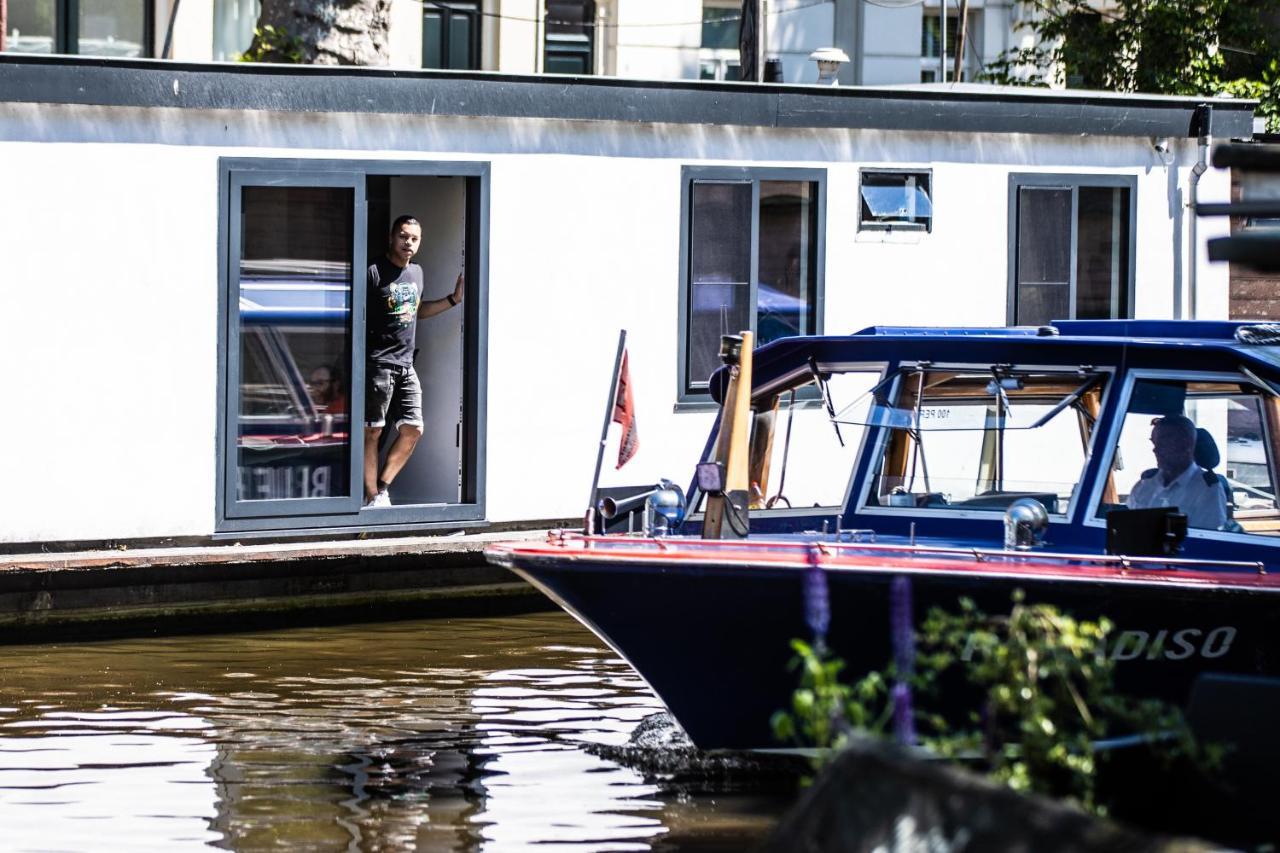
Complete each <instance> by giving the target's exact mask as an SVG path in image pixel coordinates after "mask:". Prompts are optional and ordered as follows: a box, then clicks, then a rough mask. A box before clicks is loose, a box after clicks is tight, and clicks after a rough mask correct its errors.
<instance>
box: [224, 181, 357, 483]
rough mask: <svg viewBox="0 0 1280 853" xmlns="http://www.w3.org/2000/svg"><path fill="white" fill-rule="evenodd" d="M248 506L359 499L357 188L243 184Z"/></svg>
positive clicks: (242, 454)
mask: <svg viewBox="0 0 1280 853" xmlns="http://www.w3.org/2000/svg"><path fill="white" fill-rule="evenodd" d="M242 204H243V212H244V215H243V220H242V221H243V230H242V233H241V245H242V251H241V258H240V268H239V280H240V300H239V306H240V377H239V383H240V407H239V412H240V414H239V423H238V433H237V435H238V444H237V446H238V454H239V455H238V482H237V492H236V493H237V497H238V499H239V500H276V499H285V498H323V497H340V496H345V495H347V494H349V493H350V485H349V480H350V476H349V475H350V459H351V456H350V449H351V447H350V442H351V437H350V427H349V417H348V412H349V411H350V387H349V383H348V377H347V375H346V367H347V365H349V364H350V363H351V355H350V354H351V280H352V279H351V264H352V228H353V222H352V218H351V217H352V210H353V207H354V205H353V198H352V191H351V190H350V189H346V188H319V187H316V188H312V187H245V188H244V190H243V199H242Z"/></svg>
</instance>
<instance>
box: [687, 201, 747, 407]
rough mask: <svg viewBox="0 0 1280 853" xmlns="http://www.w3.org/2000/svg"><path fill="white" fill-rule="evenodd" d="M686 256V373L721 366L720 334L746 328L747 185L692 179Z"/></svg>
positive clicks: (699, 376) (699, 378) (698, 375)
mask: <svg viewBox="0 0 1280 853" xmlns="http://www.w3.org/2000/svg"><path fill="white" fill-rule="evenodd" d="M690 231H691V234H690V249H689V261H690V267H691V269H692V281H691V282H690V288H689V315H690V317H689V375H690V377H691V378H692V379H693V381H695V382H704V383H705V382H706V381H707V377H709V376H710V375H711V373H712V371H714V370H715V369H716V368H717V367H719V366H720V359H719V358H718V353H719V351H720V336H721V335H725V334H733V333H736V332H740V331H742V330H743V329H747V328H750V324H751V316H750V306H749V305H748V302H749V300H750V296H751V184H750V183H713V182H709V181H697V182H695V183H694V185H693V222H692V227H691V229H690Z"/></svg>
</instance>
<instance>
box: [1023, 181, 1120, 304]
mask: <svg viewBox="0 0 1280 853" xmlns="http://www.w3.org/2000/svg"><path fill="white" fill-rule="evenodd" d="M1136 193H1137V184H1136V181H1135V179H1134V178H1131V177H1128V176H1090V175H1012V176H1010V193H1009V213H1010V215H1009V228H1010V235H1009V255H1010V257H1009V291H1010V294H1009V296H1010V299H1009V322H1011V323H1013V324H1015V325H1019V326H1039V325H1044V324H1046V323H1050V322H1052V321H1054V320H1068V319H1082V320H1083V319H1119V318H1125V317H1132V316H1133V278H1134V268H1133V262H1134V249H1135V246H1134V225H1135V222H1134V215H1135V208H1136V204H1135V195H1136Z"/></svg>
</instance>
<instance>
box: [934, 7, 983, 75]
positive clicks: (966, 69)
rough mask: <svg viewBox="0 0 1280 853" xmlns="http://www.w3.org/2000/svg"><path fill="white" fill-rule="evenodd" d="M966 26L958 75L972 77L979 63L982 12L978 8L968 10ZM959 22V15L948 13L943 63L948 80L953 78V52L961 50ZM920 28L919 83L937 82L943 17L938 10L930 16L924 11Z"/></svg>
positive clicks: (979, 66)
mask: <svg viewBox="0 0 1280 853" xmlns="http://www.w3.org/2000/svg"><path fill="white" fill-rule="evenodd" d="M967 20H968V27H967V29H966V34H965V41H964V46H963V51H964V53H963V57H962V59H961V62H960V78H959V79H961V80H969V79H972V77H973V75H974V74H975V73H977V72H978V71H979V70H981V65H982V60H981V56H982V50H981V41H980V40H981V37H982V12H981V11H980V10H971V11H970V12H969V13H968V16H967ZM960 21H961V18H960V16H959V15H947V52H946V57H947V58H946V66H947V79H948V80H952V79H955V64H954V63H955V57H956V51H957V50H959V49H960V47H959V42H960ZM921 23H922V27H921V29H920V82H921V83H936V82H938V64H939V62H941V60H942V57H941V51H942V18H941V17H939V15H938V14H937V12H934V13H933V14H931V15H929V14H926V15H925V17H924V19H923V20H922V22H921Z"/></svg>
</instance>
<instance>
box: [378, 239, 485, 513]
mask: <svg viewBox="0 0 1280 853" xmlns="http://www.w3.org/2000/svg"><path fill="white" fill-rule="evenodd" d="M421 243H422V225H421V223H419V222H418V220H417V219H415V218H413V217H412V216H400V217H398V218H397V219H396V221H395V222H394V223H392V225H391V236H390V240H389V242H388V246H387V254H386V255H385V256H384V257H381V258H378V260H376V261H375V262H374V263H373V264H371V265H370V266H369V293H368V300H367V305H368V318H369V319H368V323H367V325H368V340H367V345H366V349H365V353H366V357H367V358H368V372H367V375H366V376H365V404H364V405H365V412H364V416H365V425H364V497H365V501H366V504H365V505H366V506H374V507H382V506H391V496H390V494H388V491H387V490H388V487H390V485H391V482H392V481H393V480H395V478H396V475H397V474H399V473H400V469H401V468H403V467H404V464H405V463H406V462H408V461H409V456H410V455H411V454H412V453H413V448H414V446H415V445H417V443H418V439H420V438H421V437H422V385H421V384H420V383H419V382H418V374H417V372H416V371H415V370H414V369H413V354H414V335H415V333H416V331H417V321H418V320H421V319H426V318H427V317H434V316H435V315H437V314H440V313H443V312H445V311H448V310H449V309H450V308H452V307H453V306H455V305H457V304H459V303H460V302H462V273H458V280H457V282H456V283H455V284H454V285H453V292H452V293H450V294H449V295H448V296H445V297H444V298H443V299H432V300H428V301H426V302H424V301H423V300H422V286H423V277H422V267H420V266H418V265H417V264H415V263H411V261H412V260H413V256H414V255H415V254H417V252H418V246H419V245H421ZM393 402H396V403H398V404H399V410H400V420H399V422H398V424H397V434H396V437H395V440H394V441H392V443H391V449H390V450H388V451H387V458H386V461H385V462H383V463H382V469H381V470H379V469H378V440H379V439H380V438H381V437H382V430H383V429H384V428H385V427H386V425H387V412H388V410H390V409H391V406H392V403H393Z"/></svg>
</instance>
